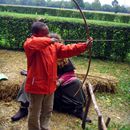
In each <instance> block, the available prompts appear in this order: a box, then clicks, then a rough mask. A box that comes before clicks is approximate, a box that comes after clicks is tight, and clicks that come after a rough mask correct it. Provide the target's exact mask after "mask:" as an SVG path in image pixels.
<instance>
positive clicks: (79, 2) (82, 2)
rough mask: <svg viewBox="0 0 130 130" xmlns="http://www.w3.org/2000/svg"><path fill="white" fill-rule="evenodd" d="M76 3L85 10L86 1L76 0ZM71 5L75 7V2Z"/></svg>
mask: <svg viewBox="0 0 130 130" xmlns="http://www.w3.org/2000/svg"><path fill="white" fill-rule="evenodd" d="M76 1H77V3H78V4H79V6H80V7H81V8H84V1H83V0H76ZM71 3H72V5H73V7H75V5H74V2H73V0H71Z"/></svg>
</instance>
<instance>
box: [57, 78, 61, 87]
mask: <svg viewBox="0 0 130 130" xmlns="http://www.w3.org/2000/svg"><path fill="white" fill-rule="evenodd" d="M61 83H62V80H60V79H58V80H57V81H56V86H57V88H58V87H59V86H60V85H61Z"/></svg>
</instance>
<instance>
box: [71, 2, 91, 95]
mask: <svg viewBox="0 0 130 130" xmlns="http://www.w3.org/2000/svg"><path fill="white" fill-rule="evenodd" d="M73 2H74V3H75V5H76V6H77V8H78V9H79V11H80V14H81V16H82V18H83V20H84V24H85V29H86V37H87V39H89V38H90V35H89V27H88V24H87V21H86V18H85V15H84V14H83V12H82V10H81V8H80V6H79V4H78V2H77V1H76V0H73ZM88 53H89V61H88V68H87V72H86V74H85V77H84V79H83V82H82V85H81V87H80V88H79V89H78V90H77V91H76V93H75V94H74V96H75V95H77V93H78V92H79V90H80V89H81V88H82V87H83V85H84V82H85V80H86V79H87V76H88V73H89V69H90V64H91V55H92V50H91V48H89V50H88Z"/></svg>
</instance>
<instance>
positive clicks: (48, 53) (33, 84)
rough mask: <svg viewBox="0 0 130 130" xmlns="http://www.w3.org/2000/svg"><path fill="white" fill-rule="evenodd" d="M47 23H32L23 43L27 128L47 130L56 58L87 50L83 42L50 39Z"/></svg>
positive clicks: (54, 82) (51, 105)
mask: <svg viewBox="0 0 130 130" xmlns="http://www.w3.org/2000/svg"><path fill="white" fill-rule="evenodd" d="M48 34H49V29H48V26H47V25H46V24H45V23H43V22H39V21H37V22H34V23H33V24H32V36H31V37H30V38H27V39H26V41H25V43H24V50H25V54H26V57H27V72H28V73H27V79H26V83H25V91H26V92H27V93H28V94H29V103H30V104H29V116H28V130H49V121H50V117H51V112H52V110H53V99H54V92H55V90H56V81H57V59H58V58H68V57H72V56H75V55H79V54H80V53H82V52H84V51H86V50H87V48H89V47H91V46H92V42H93V39H92V38H90V39H88V41H87V42H86V43H78V44H71V45H64V44H61V43H58V42H56V39H52V38H49V36H48Z"/></svg>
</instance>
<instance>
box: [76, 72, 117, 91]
mask: <svg viewBox="0 0 130 130" xmlns="http://www.w3.org/2000/svg"><path fill="white" fill-rule="evenodd" d="M76 75H77V77H79V78H80V79H81V80H83V79H84V77H85V74H81V73H80V74H79V73H76ZM87 81H89V82H90V83H91V84H92V85H93V87H94V88H95V87H96V88H97V91H98V92H110V93H115V92H116V90H117V86H118V80H117V79H116V78H115V77H113V76H109V75H105V74H91V75H88V77H87V79H86V81H85V83H84V84H85V85H84V88H83V89H85V88H86V86H88V84H87Z"/></svg>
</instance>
